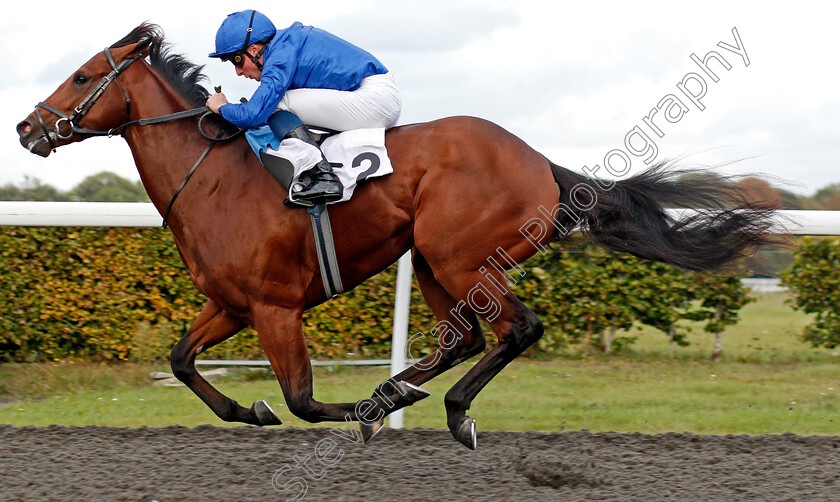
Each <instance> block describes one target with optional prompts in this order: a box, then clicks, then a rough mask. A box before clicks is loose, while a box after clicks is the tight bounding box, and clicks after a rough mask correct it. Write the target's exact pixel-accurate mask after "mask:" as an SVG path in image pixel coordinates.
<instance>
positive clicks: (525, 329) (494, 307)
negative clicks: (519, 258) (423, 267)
mask: <svg viewBox="0 0 840 502" xmlns="http://www.w3.org/2000/svg"><path fill="white" fill-rule="evenodd" d="M483 279H484V277H483V276H481V275H477V274H476V275H473V274H464V275H463V276H460V277H458V278H456V279H454V280H447V284H446V285H447V290H449V291H457V292H458V296H461V297H462V298H463V299H464V301H465V302H466V303H467V304H468V305H470V306H472V307H473V309H474V310H475V311H476V312H479V313H480V314H481V315H482V316H483V317H484V319H485V320H486V321H487V322H488V323H489V324H490V326H491V327H492V328H493V331H495V332H496V335H497V336H498V343H497V344H496V346H495V347H493V349H491V350H490V352H488V353H487V354H486V355H485V356H484V357H482V358H481V359H480V360H479V361H478V362H477V363H476V365H475V366H473V367H472V368H470V370H469V371H468V372H467V374H466V375H464V376H463V377H462V378H461V379H460V380H459V381H458V382H457V383H456V384H455V385H454V386H453V387H452V388H451V389H450V390H449V392H447V393H446V396H445V397H444V404H445V406H446V417H447V425H448V426H449V431H450V432H451V433H452V435H453V436H454V437H455V439H457V440H458V441H460V442H461V443H462V444H463V445H465V446H466V447H468V448H470V449H475V446H476V437H475V420H473V419H472V418H470V417H469V416H467V414H466V413H467V410H469V409H470V405H471V404H472V401H473V399H475V397H476V396H477V395H478V393H479V392H481V389H483V388H484V387H485V386H486V385H487V384H488V383H489V382H490V380H492V379H493V377H495V376H496V375H497V374H498V373H499V372H500V371H502V369H504V367H505V366H507V365H508V364H509V363H510V362H511V361H513V360H514V359H515V358H516V357H517V356H519V355H520V354H521V353H522V352H523V351H524V350H525V349H527V348H528V347H529V346H531V345H532V344H533V343H534V342H536V341H537V340H539V339H540V337H541V336H542V334H543V325H542V322H540V320H539V319H538V318H537V316H536V315H535V314H534V313H533V312H531V311H530V310H529V309H528V308H527V307H526V306H525V305H523V304H522V302H521V301H519V299H518V298H517V297H516V296H514V295H513V293H511V292H510V291H509V290H508V291H506V292H505V293H501V292H500V291H499V289H496V288H495V287H494V286H492V285H491V286H486V285H485V284H484V283H482V280H483ZM503 281H504V278H503V277H502V276H501V274H499V277H497V279H496V281H495V282H496V284H504V282H503ZM467 288H470V289H467Z"/></svg>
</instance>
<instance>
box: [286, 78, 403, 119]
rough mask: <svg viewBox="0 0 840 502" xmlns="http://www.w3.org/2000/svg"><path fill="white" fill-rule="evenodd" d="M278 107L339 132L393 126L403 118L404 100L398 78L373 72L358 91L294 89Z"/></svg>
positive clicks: (289, 91)
mask: <svg viewBox="0 0 840 502" xmlns="http://www.w3.org/2000/svg"><path fill="white" fill-rule="evenodd" d="M277 109H278V110H285V111H288V112H291V113H294V114H295V115H297V116H298V117H299V118H300V119H301V120H302V121H303V123H304V124H307V125H311V126H315V127H326V128H328V129H334V130H336V131H349V130H352V129H368V128H375V127H384V128H386V129H387V128H389V127H393V126H394V125H395V124H396V123H397V119H399V118H400V110H401V109H402V101H401V100H400V93H399V91H398V90H397V85H396V83H395V82H394V77H392V76H391V74H389V73H385V74H383V75H371V76H370V77H367V78H365V79H364V80H362V84H361V85H360V86H359V88H358V89H356V90H355V91H336V90H333V89H292V90H288V91H286V94H285V95H284V96H283V99H282V100H280V104H279V105H278V106H277Z"/></svg>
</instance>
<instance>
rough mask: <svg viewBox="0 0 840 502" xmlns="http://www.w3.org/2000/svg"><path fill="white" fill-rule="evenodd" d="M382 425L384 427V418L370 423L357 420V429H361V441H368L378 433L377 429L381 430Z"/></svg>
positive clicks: (366, 442)
mask: <svg viewBox="0 0 840 502" xmlns="http://www.w3.org/2000/svg"><path fill="white" fill-rule="evenodd" d="M384 427H385V420H384V419H383V420H379V421H378V422H373V423H370V424H366V423H364V422H359V429H360V430H361V433H362V441H364V443H365V444H368V441H370V440H371V439H373V436H375V435H377V434H379V431H381V430H382V429H383V428H384Z"/></svg>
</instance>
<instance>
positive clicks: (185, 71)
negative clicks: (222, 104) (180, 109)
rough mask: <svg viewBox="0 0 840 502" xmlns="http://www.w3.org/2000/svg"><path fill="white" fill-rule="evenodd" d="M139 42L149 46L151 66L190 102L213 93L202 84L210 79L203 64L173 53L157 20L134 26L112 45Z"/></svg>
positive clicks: (196, 102) (203, 99)
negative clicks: (154, 22)
mask: <svg viewBox="0 0 840 502" xmlns="http://www.w3.org/2000/svg"><path fill="white" fill-rule="evenodd" d="M137 43H139V44H140V48H141V49H145V48H147V47H148V48H149V62H150V63H151V65H152V68H154V69H155V70H157V71H159V72H160V73H161V74H162V75H163V76H164V78H166V80H168V81H169V83H171V84H172V85H173V86H174V87H175V88H176V89H177V90H178V92H180V93H181V94H183V95H184V97H186V98H187V99H188V100H190V102H191V103H192V104H193V105H195V106H196V107H198V106H203V105H204V103H205V102H206V101H207V98H208V97H210V93H209V92H208V91H207V89H205V88H204V86H202V85H201V84H200V82H201V81H204V80H207V77H206V76H205V75H203V74H202V73H201V70H203V69H204V65H197V64H194V63H191V62H190V61H188V60H187V59H186V58H185V57H184V56H182V55H180V54H171V53H170V52H169V49H170V47H169V44H167V43H166V41H165V40H164V37H163V31H162V30H161V29H160V26H158V25H156V24H150V23H143V24H141V25H140V26H138V27H137V28H134V29H133V30H131V33H129V34H128V35H126V36H124V37H123V38H122V39H120V40H119V41H117V42H116V43H114V44H113V45H111V48H112V49H114V48H117V47H124V46H126V45H131V44H137Z"/></svg>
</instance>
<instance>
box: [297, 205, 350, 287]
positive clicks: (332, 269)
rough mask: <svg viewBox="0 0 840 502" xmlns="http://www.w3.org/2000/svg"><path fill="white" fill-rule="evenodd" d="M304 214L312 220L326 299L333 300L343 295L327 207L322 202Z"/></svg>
mask: <svg viewBox="0 0 840 502" xmlns="http://www.w3.org/2000/svg"><path fill="white" fill-rule="evenodd" d="M306 212H307V213H309V218H310V219H311V220H312V232H313V233H314V234H315V250H316V251H317V252H318V265H320V267H321V280H322V281H323V283H324V291H325V292H326V294H327V298H335V297H336V296H338V295H340V294H342V293H344V285H343V284H342V283H341V272H340V271H339V270H338V258H337V257H336V254H335V241H334V240H333V234H332V227H331V226H330V215H329V213H328V212H327V206H326V204H324V203H323V202H322V203H320V204H316V205H315V206H313V207H310V208H307V209H306Z"/></svg>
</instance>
